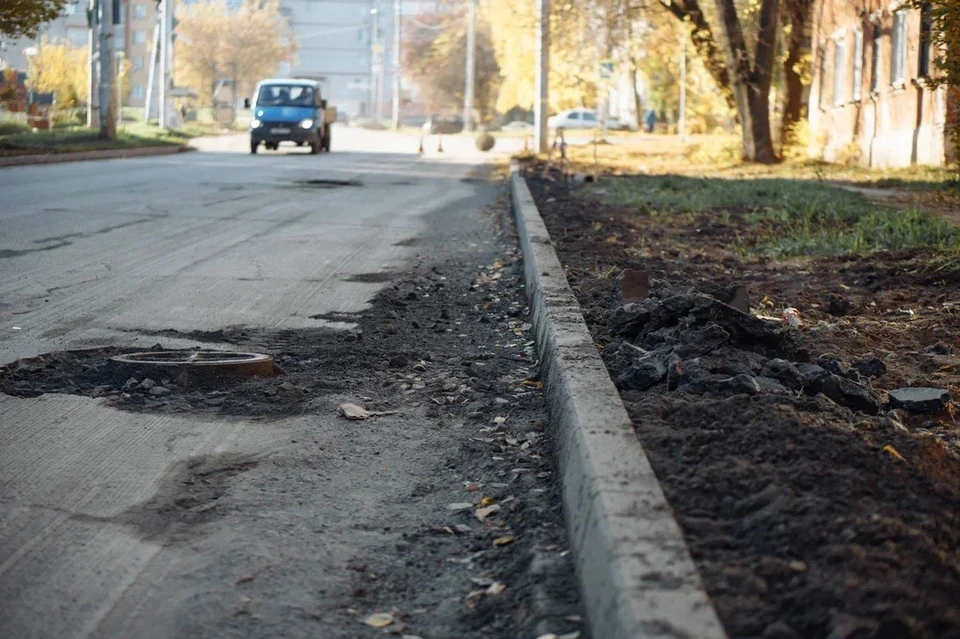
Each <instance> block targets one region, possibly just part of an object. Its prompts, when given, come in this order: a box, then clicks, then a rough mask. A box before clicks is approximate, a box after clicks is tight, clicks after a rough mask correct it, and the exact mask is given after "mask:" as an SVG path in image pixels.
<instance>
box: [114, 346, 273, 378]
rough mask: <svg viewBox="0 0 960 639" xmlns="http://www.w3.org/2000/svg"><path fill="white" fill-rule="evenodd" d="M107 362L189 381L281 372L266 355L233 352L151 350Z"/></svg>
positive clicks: (119, 356)
mask: <svg viewBox="0 0 960 639" xmlns="http://www.w3.org/2000/svg"><path fill="white" fill-rule="evenodd" d="M110 359H111V360H112V361H113V362H115V363H116V364H118V365H121V366H128V367H131V368H138V369H144V368H149V367H157V368H162V369H166V370H171V371H174V372H176V373H177V374H178V375H180V376H181V378H188V379H189V378H193V377H194V376H202V377H270V376H273V375H276V374H277V373H278V372H280V369H279V367H278V366H277V365H276V363H274V361H273V358H271V357H270V356H269V355H263V354H260V353H237V352H234V351H154V352H149V353H127V354H125V355H117V356H116V357H111V358H110Z"/></svg>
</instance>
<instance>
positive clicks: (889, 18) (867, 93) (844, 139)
mask: <svg viewBox="0 0 960 639" xmlns="http://www.w3.org/2000/svg"><path fill="white" fill-rule="evenodd" d="M901 4H902V3H899V2H892V3H891V2H889V0H821V1H820V2H818V3H817V6H816V7H815V10H814V30H813V45H814V53H815V55H814V74H813V84H812V86H811V90H810V102H809V118H810V125H811V129H812V132H813V134H814V141H813V143H812V147H811V150H812V151H814V152H816V151H819V150H820V149H821V148H822V149H823V152H824V155H825V158H826V159H827V160H829V161H837V160H844V159H849V158H850V157H851V155H857V154H859V161H860V163H861V164H863V165H865V166H875V167H882V166H909V165H910V164H932V165H942V164H943V163H944V125H945V121H946V91H945V90H942V89H941V90H936V91H931V90H929V89H927V88H926V87H925V86H924V83H923V79H922V78H923V76H924V75H925V73H924V72H923V71H922V70H921V68H920V66H921V63H922V61H921V57H922V52H923V50H924V49H925V50H926V51H925V52H924V53H923V54H924V55H927V56H930V55H933V51H932V50H931V49H932V48H931V47H929V46H928V45H922V44H921V14H920V12H919V11H918V10H914V9H906V8H904V9H901ZM858 43H859V44H858ZM927 61H928V68H929V69H932V68H933V61H932V59H930V58H929V57H928V58H927ZM895 69H896V70H897V71H899V72H895Z"/></svg>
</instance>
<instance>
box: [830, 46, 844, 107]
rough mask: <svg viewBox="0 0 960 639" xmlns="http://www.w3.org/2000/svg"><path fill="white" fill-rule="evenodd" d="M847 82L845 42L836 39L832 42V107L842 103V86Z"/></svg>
mask: <svg viewBox="0 0 960 639" xmlns="http://www.w3.org/2000/svg"><path fill="white" fill-rule="evenodd" d="M846 82H847V41H846V39H845V38H844V39H841V38H838V39H836V40H834V41H833V106H840V105H841V104H843V103H844V101H845V97H844V91H843V86H844V84H846Z"/></svg>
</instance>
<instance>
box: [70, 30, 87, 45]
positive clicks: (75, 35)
mask: <svg viewBox="0 0 960 639" xmlns="http://www.w3.org/2000/svg"><path fill="white" fill-rule="evenodd" d="M67 34H68V36H67V37H68V38H69V40H70V42H72V43H73V44H77V45H80V44H87V32H86V31H81V30H80V29H70V30H69V31H68V32H67Z"/></svg>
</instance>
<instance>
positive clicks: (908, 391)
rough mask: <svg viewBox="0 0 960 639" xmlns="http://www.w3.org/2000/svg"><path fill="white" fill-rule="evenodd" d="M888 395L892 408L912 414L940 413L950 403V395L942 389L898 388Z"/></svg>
mask: <svg viewBox="0 0 960 639" xmlns="http://www.w3.org/2000/svg"><path fill="white" fill-rule="evenodd" d="M887 395H889V396H890V406H892V407H893V408H902V409H904V410H908V411H910V412H912V413H938V412H940V411H942V410H943V409H944V408H946V407H947V403H948V402H949V401H950V393H949V392H948V391H945V390H943V389H942V388H925V387H911V388H898V389H897V390H892V391H890V392H889V393H887Z"/></svg>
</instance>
